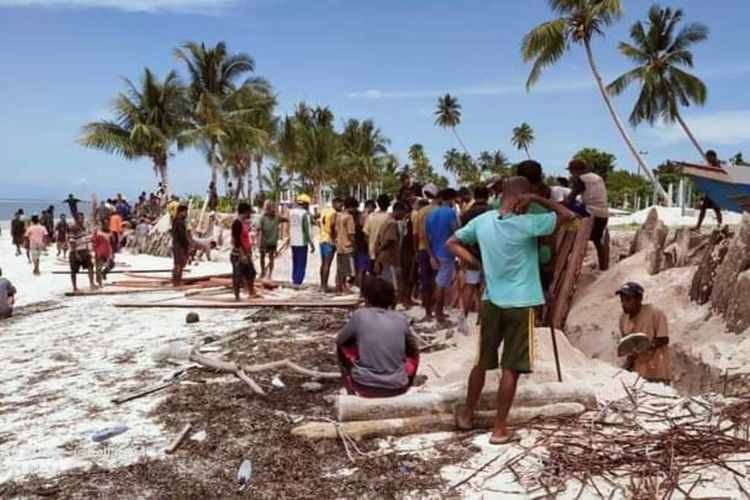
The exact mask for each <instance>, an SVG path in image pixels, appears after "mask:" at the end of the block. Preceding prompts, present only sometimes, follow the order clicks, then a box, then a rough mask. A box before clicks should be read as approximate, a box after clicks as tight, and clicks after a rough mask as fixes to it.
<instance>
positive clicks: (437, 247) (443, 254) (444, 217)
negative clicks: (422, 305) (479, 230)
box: [425, 189, 458, 324]
mask: <svg viewBox="0 0 750 500" xmlns="http://www.w3.org/2000/svg"><path fill="white" fill-rule="evenodd" d="M438 198H439V199H440V206H439V207H438V208H436V209H435V210H433V211H432V213H430V215H429V216H428V217H427V219H426V220H425V230H426V234H427V241H428V242H429V245H428V252H429V254H430V263H431V265H432V267H433V269H435V270H436V271H437V274H436V275H435V284H436V285H437V292H436V293H435V319H436V320H437V321H438V323H441V324H446V323H447V322H448V317H447V316H446V315H445V297H446V295H447V292H448V288H450V287H451V285H452V284H453V278H454V277H455V276H456V258H455V257H454V256H453V254H452V253H450V252H449V251H448V250H447V249H446V248H445V242H446V241H448V238H450V237H451V236H453V233H454V232H455V231H456V229H457V228H458V217H457V216H456V210H455V203H456V191H455V190H454V189H444V190H442V191H440V193H438Z"/></svg>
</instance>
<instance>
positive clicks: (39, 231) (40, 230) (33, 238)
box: [25, 215, 49, 276]
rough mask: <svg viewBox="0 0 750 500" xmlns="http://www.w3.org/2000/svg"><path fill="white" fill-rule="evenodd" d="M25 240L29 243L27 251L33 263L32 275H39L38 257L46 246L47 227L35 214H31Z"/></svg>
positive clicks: (39, 257)
mask: <svg viewBox="0 0 750 500" xmlns="http://www.w3.org/2000/svg"><path fill="white" fill-rule="evenodd" d="M25 238H26V242H27V243H28V245H29V253H30V255H31V262H32V263H33V265H34V276H39V275H40V274H41V273H40V272H39V259H41V257H42V250H44V249H45V247H46V246H47V238H49V234H48V233H47V228H46V227H44V226H43V225H42V224H40V222H39V217H38V216H37V215H32V216H31V225H30V226H29V228H28V229H27V230H26V234H25Z"/></svg>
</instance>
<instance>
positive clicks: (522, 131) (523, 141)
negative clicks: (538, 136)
mask: <svg viewBox="0 0 750 500" xmlns="http://www.w3.org/2000/svg"><path fill="white" fill-rule="evenodd" d="M534 139H535V137H534V129H533V128H531V125H529V124H528V123H526V122H523V123H522V124H520V125H519V126H517V127H514V128H513V137H512V138H511V141H512V142H513V145H514V146H515V147H516V149H518V150H519V151H520V150H521V149H523V150H524V151H526V157H527V158H528V159H531V155H530V154H529V147H530V146H531V145H532V144H533V143H534Z"/></svg>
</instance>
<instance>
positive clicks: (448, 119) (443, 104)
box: [434, 94, 469, 154]
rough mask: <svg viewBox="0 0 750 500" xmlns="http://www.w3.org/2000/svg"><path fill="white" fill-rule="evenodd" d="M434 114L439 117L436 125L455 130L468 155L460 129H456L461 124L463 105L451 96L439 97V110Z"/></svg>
mask: <svg viewBox="0 0 750 500" xmlns="http://www.w3.org/2000/svg"><path fill="white" fill-rule="evenodd" d="M434 114H435V116H436V117H437V118H436V119H435V125H437V126H439V127H443V128H450V129H451V130H453V133H454V134H455V135H456V139H457V140H458V143H459V144H461V147H462V148H463V150H464V152H466V153H467V154H468V153H469V150H468V149H467V148H466V144H464V141H463V140H461V136H460V135H458V129H457V128H456V127H458V125H459V124H460V123H461V105H460V104H459V103H458V99H457V98H456V97H454V96H452V95H450V94H445V95H444V96H443V97H439V98H438V105H437V110H436V111H435V113H434Z"/></svg>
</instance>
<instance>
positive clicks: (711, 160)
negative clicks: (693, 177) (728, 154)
mask: <svg viewBox="0 0 750 500" xmlns="http://www.w3.org/2000/svg"><path fill="white" fill-rule="evenodd" d="M706 161H707V162H708V164H709V165H711V166H712V167H718V168H721V162H720V161H719V156H718V155H717V154H716V151H714V150H713V149H709V150H708V151H706ZM709 209H710V210H713V211H714V214H716V225H717V226H718V227H721V224H722V222H723V220H722V217H721V209H720V208H719V206H718V205H716V203H715V202H714V200H712V199H711V198H709V197H708V195H706V194H704V195H703V198H701V204H700V212H698V223H697V224H696V226H695V229H694V231H700V230H701V226H702V225H703V219H705V218H706V212H707V211H708V210H709Z"/></svg>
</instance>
